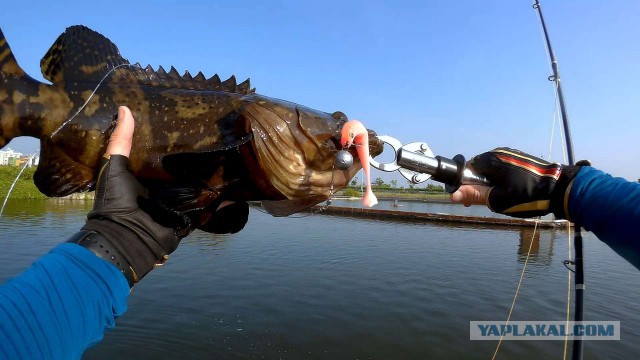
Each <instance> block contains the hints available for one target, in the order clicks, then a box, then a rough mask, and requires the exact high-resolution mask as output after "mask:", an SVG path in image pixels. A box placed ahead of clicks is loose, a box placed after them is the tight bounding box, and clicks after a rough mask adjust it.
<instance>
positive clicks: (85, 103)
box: [51, 64, 142, 138]
mask: <svg viewBox="0 0 640 360" xmlns="http://www.w3.org/2000/svg"><path fill="white" fill-rule="evenodd" d="M124 66H130V67H138V68H142V67H141V66H140V65H132V64H120V65H118V66H115V67H113V68H112V69H111V70H109V72H107V73H106V74H105V75H104V76H103V77H102V79H101V80H100V82H98V85H97V86H96V88H95V89H93V92H92V93H91V95H89V97H88V98H87V101H85V102H84V104H82V106H80V108H78V111H76V113H75V114H73V116H71V117H70V118H69V119H67V120H66V121H65V122H63V123H62V125H60V126H59V127H58V128H57V129H56V130H55V131H54V132H53V133H51V138H53V137H54V136H56V134H57V133H58V131H60V130H62V128H63V127H65V126H66V125H67V124H68V123H69V122H71V120H73V119H75V117H76V116H78V114H80V112H81V111H82V110H84V108H85V107H86V106H87V105H88V104H89V101H91V99H92V98H93V95H95V93H96V92H97V91H98V88H100V86H102V83H103V82H104V81H105V80H106V79H107V77H109V75H111V73H113V72H114V71H116V69H118V68H121V67H124Z"/></svg>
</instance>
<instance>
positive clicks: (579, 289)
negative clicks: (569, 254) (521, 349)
mask: <svg viewBox="0 0 640 360" xmlns="http://www.w3.org/2000/svg"><path fill="white" fill-rule="evenodd" d="M533 8H534V9H535V11H536V13H537V14H538V18H539V20H540V25H541V27H542V32H543V35H544V42H545V45H546V48H547V53H548V54H549V61H550V62H551V71H552V72H553V74H552V75H551V76H549V80H550V81H553V82H554V85H555V89H556V94H557V97H558V106H559V107H560V117H561V118H562V126H563V128H564V137H565V144H566V148H567V159H568V160H569V165H575V160H574V157H573V142H572V141H571V131H570V129H569V117H568V116H567V107H566V106H565V102H564V94H563V92H562V82H561V81H560V72H559V71H558V60H557V59H556V55H555V53H554V52H553V48H552V47H551V41H550V40H549V32H548V31H547V25H546V24H545V22H544V17H543V16H542V7H541V6H540V1H538V0H533ZM574 225H575V226H574V228H575V237H574V242H573V246H574V251H575V260H574V265H575V271H574V272H575V274H576V278H575V292H576V300H575V309H574V318H573V319H574V321H582V320H583V319H584V289H585V288H584V259H583V255H582V233H581V231H580V225H579V224H574ZM582 349H583V344H582V340H580V339H575V338H574V339H573V352H572V354H571V358H572V359H574V360H580V359H582Z"/></svg>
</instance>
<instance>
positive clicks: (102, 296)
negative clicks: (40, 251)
mask: <svg viewBox="0 0 640 360" xmlns="http://www.w3.org/2000/svg"><path fill="white" fill-rule="evenodd" d="M128 296H129V284H128V283H127V280H126V279H125V278H124V276H122V274H121V273H120V272H119V271H118V270H117V269H116V267H115V266H113V265H111V264H109V263H108V262H106V261H105V260H102V259H100V258H99V257H97V256H96V255H95V254H93V253H92V252H91V251H89V250H87V249H85V248H83V247H81V246H79V245H76V244H71V243H64V244H60V245H58V246H57V247H55V248H54V249H53V250H51V252H49V253H48V254H46V255H44V256H42V257H41V258H40V259H38V261H36V262H35V263H34V264H33V265H32V266H31V267H30V268H29V269H28V270H27V271H25V272H24V273H22V274H21V275H19V276H18V277H16V278H14V279H11V280H9V281H8V282H6V283H5V284H4V285H2V287H0V359H79V358H80V357H81V356H82V353H83V352H84V350H85V349H87V348H88V347H90V346H91V345H93V344H95V343H97V342H99V341H100V340H102V337H103V334H104V331H105V329H109V328H112V327H114V326H115V318H116V317H118V316H119V315H121V314H122V313H124V312H125V311H126V309H127V298H128Z"/></svg>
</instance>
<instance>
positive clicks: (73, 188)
mask: <svg viewBox="0 0 640 360" xmlns="http://www.w3.org/2000/svg"><path fill="white" fill-rule="evenodd" d="M40 146H41V149H42V150H41V151H40V163H39V164H38V169H37V170H36V172H35V174H33V182H34V183H35V184H36V187H37V188H38V190H40V192H42V193H43V194H45V195H47V196H53V197H61V196H67V195H70V194H72V193H76V192H82V191H90V190H93V187H94V185H95V173H94V170H93V169H92V168H89V167H87V166H84V165H82V164H80V163H78V162H76V161H74V160H72V159H71V158H70V157H69V156H68V155H67V154H65V153H64V152H63V151H62V149H60V148H59V147H58V146H55V145H53V144H51V143H49V142H48V141H41V142H40Z"/></svg>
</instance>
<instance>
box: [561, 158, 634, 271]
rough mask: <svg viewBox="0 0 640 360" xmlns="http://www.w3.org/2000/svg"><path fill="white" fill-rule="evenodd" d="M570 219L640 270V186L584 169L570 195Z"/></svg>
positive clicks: (600, 172) (590, 168)
mask: <svg viewBox="0 0 640 360" xmlns="http://www.w3.org/2000/svg"><path fill="white" fill-rule="evenodd" d="M569 215H570V220H571V221H573V222H574V223H576V224H579V225H581V226H583V227H584V228H585V229H586V230H588V231H591V232H593V233H594V234H595V235H596V236H597V237H598V239H600V240H601V241H603V242H604V243H605V244H607V245H609V247H611V248H612V249H613V250H614V251H616V252H617V253H618V254H619V255H620V256H622V257H623V258H625V259H626V260H627V261H629V262H630V263H631V264H632V265H633V266H635V267H636V268H637V269H639V270H640V183H635V182H629V181H627V180H625V179H622V178H614V177H612V176H611V175H609V174H605V173H604V172H602V171H600V170H596V169H594V168H592V167H583V168H582V169H580V171H579V172H578V174H577V175H576V177H575V180H574V181H573V186H572V187H571V191H570V193H569Z"/></svg>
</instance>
